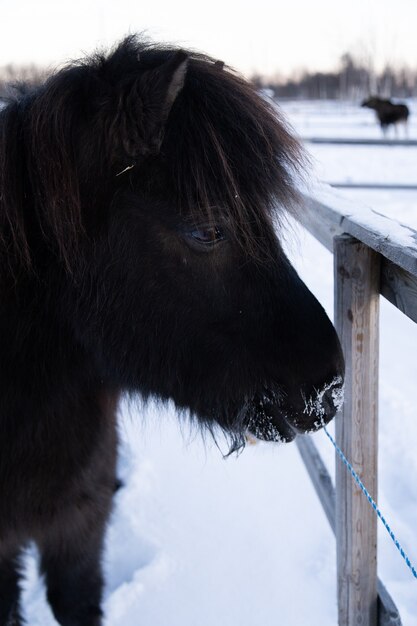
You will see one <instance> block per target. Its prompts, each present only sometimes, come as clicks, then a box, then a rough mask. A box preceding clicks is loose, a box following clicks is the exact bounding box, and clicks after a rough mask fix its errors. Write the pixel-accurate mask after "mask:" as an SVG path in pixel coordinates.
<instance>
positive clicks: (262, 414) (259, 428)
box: [248, 403, 297, 443]
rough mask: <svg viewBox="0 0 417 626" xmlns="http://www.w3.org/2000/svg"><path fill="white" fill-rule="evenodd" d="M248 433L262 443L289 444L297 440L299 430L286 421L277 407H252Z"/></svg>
mask: <svg viewBox="0 0 417 626" xmlns="http://www.w3.org/2000/svg"><path fill="white" fill-rule="evenodd" d="M248 431H249V433H250V434H251V435H253V436H254V437H256V439H260V440H262V441H273V442H279V443H288V442H290V441H292V440H293V439H295V437H296V436H297V430H296V429H295V428H294V426H292V425H291V424H290V423H289V421H288V420H287V419H286V417H285V415H284V413H283V412H282V411H281V409H280V408H279V407H278V406H277V405H273V404H268V405H265V404H263V403H261V404H254V405H252V411H251V417H250V419H249V424H248Z"/></svg>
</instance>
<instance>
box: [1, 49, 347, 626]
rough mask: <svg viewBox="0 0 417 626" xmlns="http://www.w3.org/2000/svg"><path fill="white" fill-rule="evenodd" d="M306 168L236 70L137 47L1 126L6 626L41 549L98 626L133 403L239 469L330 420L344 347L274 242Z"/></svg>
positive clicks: (61, 85)
mask: <svg viewBox="0 0 417 626" xmlns="http://www.w3.org/2000/svg"><path fill="white" fill-rule="evenodd" d="M301 162H302V161H301V152H300V149H299V146H298V144H297V142H296V140H295V139H294V138H293V137H292V136H291V134H290V133H289V132H288V130H287V129H286V127H285V124H284V123H283V122H282V120H280V118H279V115H278V113H277V112H276V111H275V110H274V109H273V108H272V107H271V106H270V105H269V104H267V103H266V102H265V101H264V100H262V99H261V98H260V97H259V96H258V95H257V93H256V92H255V90H254V89H253V88H252V87H251V85H249V84H248V83H246V82H245V81H244V80H243V79H241V78H240V77H239V76H237V75H236V74H235V73H234V72H233V71H231V70H230V69H228V68H227V67H224V66H223V64H222V63H215V62H214V61H213V60H212V59H210V58H208V57H205V56H203V55H196V54H191V53H188V52H185V51H182V50H175V49H171V48H165V47H163V46H151V45H147V44H146V43H143V42H140V41H138V40H137V39H135V38H132V37H131V38H128V39H126V40H125V41H123V42H122V43H121V44H120V45H119V46H118V47H117V48H116V49H115V50H114V51H112V52H111V53H110V54H109V55H96V56H94V57H92V58H89V59H85V60H82V61H80V62H79V63H74V64H72V65H70V66H69V67H67V68H65V69H63V70H62V71H61V72H59V73H57V74H55V75H53V76H52V77H51V78H49V79H48V81H47V82H46V83H45V84H44V85H42V86H41V87H39V88H37V89H36V90H34V91H27V92H24V91H23V92H22V93H20V94H17V95H16V97H14V98H12V99H10V101H9V102H8V104H7V106H6V107H5V108H4V109H3V110H2V111H1V112H0V291H1V295H0V345H1V351H0V625H1V626H5V625H6V624H7V625H8V626H11V625H13V626H18V625H19V624H20V623H21V619H20V617H19V613H20V611H19V586H18V580H19V571H20V570H19V555H20V552H21V549H22V547H23V546H24V545H25V544H26V543H27V542H28V541H31V540H32V541H35V542H36V543H37V545H38V547H39V551H40V555H41V568H42V571H43V572H44V574H45V577H46V584H47V591H48V599H49V602H50V604H51V607H52V609H53V611H54V614H55V616H56V619H57V620H58V621H59V623H60V624H62V625H65V626H98V625H99V624H101V608H100V603H101V593H102V583H103V581H102V574H101V566H100V558H101V551H102V543H103V536H104V531H105V527H106V523H107V520H108V516H109V512H110V510H111V500H112V494H113V491H114V488H115V483H116V478H115V464H116V456H117V429H116V410H117V402H118V398H119V395H120V393H122V392H129V393H139V394H141V396H142V397H144V398H147V397H150V396H154V397H157V398H159V399H162V400H168V399H172V400H173V401H174V402H175V404H176V406H177V408H178V410H179V414H180V415H189V416H190V418H191V419H193V420H196V421H198V422H199V423H200V424H201V427H202V428H208V429H209V430H211V431H212V432H213V434H214V435H215V433H216V430H218V429H221V430H223V431H224V432H226V433H227V435H228V436H229V438H230V442H231V449H232V450H233V449H238V448H239V447H241V446H243V445H244V441H245V434H246V432H247V431H248V430H249V431H252V432H253V433H254V434H256V435H257V436H258V437H260V438H263V439H267V440H273V441H276V440H291V439H292V438H293V437H294V436H295V433H296V432H299V431H306V430H309V429H314V428H317V427H318V426H319V425H320V424H322V423H323V421H328V420H329V419H330V418H331V417H332V416H333V414H334V412H335V398H336V396H337V393H338V392H339V390H340V386H341V382H342V376H343V359H342V356H341V353H340V347H339V343H338V340H337V337H336V334H335V331H334V329H333V327H332V325H331V323H330V322H329V320H328V318H327V316H326V315H325V313H324V311H323V309H322V307H321V306H320V305H319V303H318V302H317V301H316V299H315V298H314V297H313V296H312V294H311V293H310V292H309V291H308V289H307V288H306V287H305V285H304V284H303V283H302V282H301V280H300V279H299V277H298V276H297V274H296V272H295V271H294V269H293V268H292V267H291V265H290V263H289V262H288V260H287V258H286V257H285V254H284V252H283V250H282V247H281V245H280V242H279V240H278V238H277V235H276V234H275V228H274V224H273V220H274V219H278V220H279V217H280V214H282V211H283V207H284V206H287V207H289V206H291V204H292V203H293V201H294V198H295V196H296V193H295V191H294V185H293V182H292V181H293V175H294V173H295V172H296V171H297V169H298V167H299V165H300V164H301ZM318 394H320V397H321V398H322V400H323V402H322V409H321V410H317V409H316V408H315V407H316V403H315V400H317V398H318ZM138 623H140V622H138Z"/></svg>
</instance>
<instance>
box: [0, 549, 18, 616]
mask: <svg viewBox="0 0 417 626" xmlns="http://www.w3.org/2000/svg"><path fill="white" fill-rule="evenodd" d="M19 579H20V559H19V550H18V549H15V550H13V551H9V553H8V554H7V556H6V555H5V554H3V555H2V554H1V552H0V626H20V625H21V624H22V619H21V616H20V610H19V597H20V588H19Z"/></svg>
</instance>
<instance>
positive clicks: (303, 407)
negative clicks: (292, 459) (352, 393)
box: [248, 376, 343, 442]
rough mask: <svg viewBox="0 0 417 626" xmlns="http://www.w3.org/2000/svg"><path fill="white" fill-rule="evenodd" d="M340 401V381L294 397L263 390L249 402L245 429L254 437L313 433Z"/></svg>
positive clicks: (285, 438)
mask: <svg viewBox="0 0 417 626" xmlns="http://www.w3.org/2000/svg"><path fill="white" fill-rule="evenodd" d="M342 404H343V380H342V377H340V376H338V377H336V378H334V379H333V381H332V382H331V383H328V384H325V385H323V386H322V387H321V388H320V389H319V390H316V389H314V390H313V391H312V392H310V393H309V394H306V393H305V392H304V391H303V390H302V389H301V390H300V391H299V393H298V394H297V395H296V397H295V398H291V397H289V396H288V395H284V394H282V393H276V392H271V391H270V390H266V391H265V392H264V393H262V394H257V395H256V396H255V397H254V398H253V400H252V401H251V403H250V407H249V415H250V417H249V423H248V430H249V432H250V433H251V434H252V435H254V436H255V437H256V438H257V439H262V440H264V441H276V442H289V441H292V440H293V439H294V438H295V437H296V435H297V434H298V433H303V434H304V433H308V432H315V431H316V430H319V429H320V428H322V427H323V426H325V425H326V424H327V423H328V422H330V420H331V419H332V418H333V417H334V416H335V415H336V413H337V412H338V411H339V409H340V408H341V406H342Z"/></svg>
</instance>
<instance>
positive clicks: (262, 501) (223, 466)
mask: <svg viewBox="0 0 417 626" xmlns="http://www.w3.org/2000/svg"><path fill="white" fill-rule="evenodd" d="M411 105H413V103H411ZM284 109H285V111H286V112H287V114H288V115H289V117H290V120H291V122H292V124H293V125H294V127H295V128H296V129H297V131H298V132H299V134H300V135H303V136H305V135H306V132H307V131H309V133H310V136H313V135H314V136H319V135H321V136H324V135H325V134H327V135H328V136H343V135H344V136H349V137H354V136H355V137H356V136H370V137H371V136H372V137H378V136H379V133H380V131H379V129H378V128H377V126H376V124H375V122H374V120H373V116H372V113H371V112H369V111H367V110H365V109H360V108H356V107H353V106H352V105H348V104H344V103H325V105H323V104H320V105H319V104H318V103H314V102H313V103H298V102H297V103H290V102H289V103H286V104H285V106H284ZM411 120H412V125H411V129H410V135H411V136H413V135H417V132H416V130H417V129H416V126H415V124H414V125H413V117H412V118H411ZM309 150H310V152H311V153H312V155H313V158H314V160H315V163H316V171H317V172H318V177H319V178H320V179H321V180H327V181H329V180H334V181H335V180H342V178H343V177H349V179H351V180H354V181H358V182H360V181H364V180H366V181H374V180H377V179H378V180H386V178H385V174H383V173H382V169H383V168H386V169H387V171H389V176H390V180H393V181H399V182H417V180H416V174H415V162H416V150H417V148H416V149H414V148H408V149H403V148H401V149H397V148H386V147H380V146H373V147H369V148H366V150H365V149H363V150H362V149H361V148H360V147H354V146H349V147H348V148H344V147H341V146H331V147H330V146H320V145H310V146H309ZM326 193H327V194H328V200H329V201H330V199H331V194H333V192H331V193H330V192H329V191H327V192H326ZM337 196H338V197H339V198H347V199H348V200H350V201H351V202H350V203H349V204H350V206H352V203H353V204H354V205H355V206H356V205H357V206H359V205H361V206H362V205H368V206H370V207H372V208H374V209H375V210H376V211H378V213H385V214H386V215H388V216H390V217H392V218H394V219H397V220H399V221H400V222H402V223H406V224H408V225H410V226H411V227H413V228H417V192H409V191H408V192H397V191H396V192H385V191H381V190H379V191H362V190H354V191H346V192H345V191H344V192H341V191H337ZM357 211H359V212H360V211H362V209H357ZM356 215H357V212H356V209H355V217H356ZM364 219H365V218H364ZM290 230H291V236H290V235H287V238H286V239H287V241H286V246H287V249H288V254H289V255H290V257H291V258H292V260H293V262H294V264H295V265H296V267H297V270H298V271H299V273H300V275H301V277H302V278H303V280H305V282H306V283H307V284H308V286H309V287H310V289H311V290H312V291H313V292H314V293H315V294H316V295H317V297H318V298H319V299H320V301H321V302H322V303H323V305H324V306H325V308H326V310H327V311H328V312H329V314H330V315H331V312H332V307H333V303H332V293H333V269H332V255H331V254H330V253H329V252H328V251H326V250H325V249H324V248H323V247H322V246H321V245H320V244H319V243H318V242H317V241H315V240H314V239H313V238H312V237H311V236H310V235H308V234H307V233H306V232H305V231H303V230H302V229H301V228H300V227H298V226H297V225H293V226H292V228H291V229H290ZM294 231H295V234H294ZM388 234H389V235H390V236H393V231H391V230H390V231H389V233H388ZM394 235H395V233H394ZM395 236H396V235H395ZM380 352H381V362H380V436H379V446H380V470H379V494H378V505H379V506H380V508H381V509H382V511H383V513H384V515H385V517H386V519H387V521H388V522H389V523H390V524H391V525H392V527H393V529H394V532H395V533H396V534H397V535H398V538H399V540H400V542H401V544H402V545H403V547H404V549H405V550H406V552H407V553H408V554H409V556H410V558H411V560H412V561H413V562H414V565H416V561H417V541H416V520H417V481H416V480H415V476H416V475H417V456H416V454H415V449H416V444H417V419H416V418H417V410H416V408H415V397H414V394H415V385H416V379H417V364H416V357H415V355H416V354H417V326H416V325H415V324H413V323H412V322H411V321H410V320H409V319H408V318H406V317H405V316H404V315H402V314H401V313H400V312H399V311H398V310H397V309H395V308H394V307H393V306H392V305H390V304H389V303H388V302H386V301H385V300H383V299H381V347H380ZM120 418H121V419H120V435H121V439H122V442H123V443H122V446H121V458H120V471H119V474H120V476H121V477H122V478H123V480H124V481H125V487H124V488H123V489H121V490H120V491H119V492H118V494H117V495H116V502H115V510H114V514H113V517H112V523H111V526H110V530H109V534H108V539H107V548H106V552H105V557H104V561H105V570H106V577H107V585H106V591H105V604H104V608H105V611H106V615H107V618H106V622H105V623H106V626H120V625H121V624H123V626H137V624H138V623H140V624H141V626H195V625H196V624H198V626H214V624H216V625H217V626H237V625H239V626H258V625H262V626H275V625H276V624H282V625H283V626H300V625H307V624H308V625H312V626H316V625H317V626H334V625H335V624H336V623H337V608H336V565H335V542H334V538H333V535H332V532H331V530H330V527H329V525H328V522H327V520H326V518H325V515H324V513H323V511H322V509H321V506H320V504H319V501H318V499H317V497H316V495H315V492H314V490H313V488H312V486H311V484H310V481H309V478H308V475H307V472H306V470H305V468H304V466H303V464H302V462H301V460H300V457H299V455H298V452H297V449H296V446H295V445H294V444H286V445H276V444H263V443H258V444H256V445H248V446H247V448H246V449H245V451H244V452H243V453H242V454H241V455H240V456H238V457H237V458H236V457H231V458H228V459H227V460H224V459H223V456H222V454H221V451H219V450H218V449H217V448H216V446H214V445H213V444H212V443H210V441H209V440H207V441H203V440H202V438H201V436H200V435H198V434H197V433H194V432H190V431H189V429H188V427H187V426H186V425H184V424H180V423H179V422H178V420H177V418H176V417H175V415H174V411H173V408H172V407H167V408H165V409H161V408H160V407H157V406H155V405H150V406H148V408H147V409H146V410H145V409H142V408H140V406H139V405H138V407H135V406H134V405H128V404H127V403H126V402H125V403H124V404H123V405H122V407H121V410H120ZM330 431H331V432H332V429H331V427H330ZM314 440H315V442H316V444H317V446H318V447H319V449H320V451H321V453H322V455H323V458H324V459H325V461H326V463H327V465H328V468H329V471H330V472H331V473H332V474H333V473H334V452H333V448H332V446H331V444H330V442H329V441H328V439H327V437H326V436H325V434H324V433H322V432H320V433H316V434H315V435H314ZM372 495H375V494H372ZM378 559H379V576H380V578H381V579H382V580H383V582H384V584H385V585H386V587H387V589H388V591H389V592H390V594H391V595H392V597H393V599H394V601H395V602H396V604H397V606H398V608H399V609H400V613H401V617H402V620H403V624H404V626H417V585H416V581H415V580H414V579H413V578H412V576H411V574H410V572H409V570H408V568H407V567H406V566H405V564H404V562H403V561H402V559H401V557H400V555H399V554H398V551H397V549H396V548H395V546H394V545H393V544H392V542H391V540H390V538H389V537H388V535H387V533H386V531H385V529H384V528H383V527H382V526H381V527H380V529H379V552H378ZM27 573H28V576H27V582H26V583H25V591H24V605H25V614H26V618H27V621H28V623H29V624H31V626H41V625H42V626H53V625H54V624H55V622H54V620H53V618H52V616H51V614H50V611H49V609H48V606H47V603H46V601H45V592H44V588H43V584H42V581H40V580H39V578H38V576H37V573H36V554H35V553H34V552H33V550H32V551H30V552H29V554H28V558H27Z"/></svg>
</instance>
